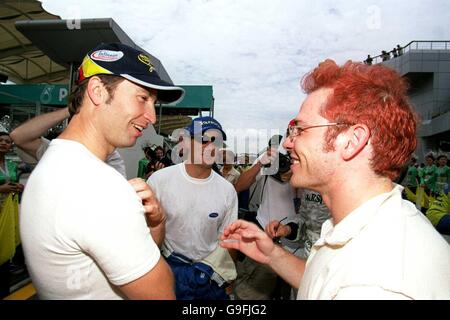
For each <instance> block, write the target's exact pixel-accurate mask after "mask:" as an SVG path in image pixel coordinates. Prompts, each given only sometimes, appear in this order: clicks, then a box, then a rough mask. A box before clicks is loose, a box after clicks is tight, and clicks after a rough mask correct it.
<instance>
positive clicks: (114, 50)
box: [77, 43, 185, 103]
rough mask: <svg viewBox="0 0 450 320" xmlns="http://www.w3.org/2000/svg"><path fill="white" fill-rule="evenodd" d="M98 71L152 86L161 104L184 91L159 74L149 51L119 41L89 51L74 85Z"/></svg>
mask: <svg viewBox="0 0 450 320" xmlns="http://www.w3.org/2000/svg"><path fill="white" fill-rule="evenodd" d="M98 74H110V75H116V76H121V77H123V78H125V79H127V80H129V81H131V82H134V83H136V84H139V85H141V86H144V87H147V88H151V89H155V90H156V91H157V92H158V101H160V102H162V103H176V102H179V101H181V100H182V99H183V97H184V93H185V92H184V89H183V88H180V87H176V86H173V85H171V84H170V83H168V82H166V81H164V80H162V79H161V78H160V77H159V75H158V73H157V72H156V69H155V66H154V65H153V63H152V60H151V57H149V56H148V54H146V53H145V52H143V51H140V50H137V49H135V48H132V47H130V46H127V45H125V44H122V43H101V44H100V45H98V46H97V47H95V48H94V49H92V50H91V51H89V52H88V53H87V54H86V56H85V57H84V59H83V62H82V64H81V66H80V67H79V68H78V79H77V84H78V83H80V82H81V81H83V80H84V79H86V78H89V77H92V76H95V75H98Z"/></svg>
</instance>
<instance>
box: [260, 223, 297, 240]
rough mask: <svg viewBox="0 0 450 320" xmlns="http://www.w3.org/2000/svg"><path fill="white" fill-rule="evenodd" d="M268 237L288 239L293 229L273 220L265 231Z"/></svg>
mask: <svg viewBox="0 0 450 320" xmlns="http://www.w3.org/2000/svg"><path fill="white" fill-rule="evenodd" d="M265 231H266V233H267V235H268V236H269V237H271V238H272V239H273V238H281V237H286V236H288V235H289V234H290V233H291V227H289V226H288V225H284V224H281V223H280V222H279V221H278V220H272V221H270V223H269V224H268V225H267V226H266V229H265Z"/></svg>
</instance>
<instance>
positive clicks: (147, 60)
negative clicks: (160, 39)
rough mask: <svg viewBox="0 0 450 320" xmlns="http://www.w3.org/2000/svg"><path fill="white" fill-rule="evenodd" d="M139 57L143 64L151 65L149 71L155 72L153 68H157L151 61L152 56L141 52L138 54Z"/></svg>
mask: <svg viewBox="0 0 450 320" xmlns="http://www.w3.org/2000/svg"><path fill="white" fill-rule="evenodd" d="M138 59H139V61H140V62H142V63H143V64H145V65H147V66H149V68H148V71H150V72H153V70H155V66H154V65H153V64H152V63H151V62H150V58H149V57H148V56H146V55H145V54H142V53H140V54H139V55H138Z"/></svg>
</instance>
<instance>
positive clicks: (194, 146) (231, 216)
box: [147, 117, 238, 300]
mask: <svg viewBox="0 0 450 320" xmlns="http://www.w3.org/2000/svg"><path fill="white" fill-rule="evenodd" d="M183 137H184V139H185V140H186V141H183V142H181V143H183V144H184V146H185V147H186V149H185V150H183V154H184V156H185V159H186V160H185V161H184V162H182V163H180V164H177V165H174V166H171V167H168V168H164V169H161V170H158V171H156V172H155V173H153V174H152V175H151V176H150V178H149V179H148V180H147V183H149V184H150V187H151V188H152V189H153V190H154V191H155V195H156V198H157V199H158V200H159V201H160V202H161V204H162V205H163V206H164V209H165V210H166V214H167V223H166V235H165V238H164V243H163V246H162V252H163V254H164V256H165V257H166V258H167V261H168V263H169V265H170V266H171V268H172V271H173V273H174V276H175V284H176V296H177V299H182V300H216V299H217V300H219V299H220V300H222V299H223V300H226V299H228V295H227V293H230V291H229V290H230V289H231V287H230V286H229V285H230V283H231V282H232V281H233V280H234V279H235V278H236V269H235V265H234V262H233V260H232V258H231V256H230V254H229V252H228V251H227V250H226V249H223V248H221V247H220V246H219V241H218V238H219V235H220V233H222V232H223V229H224V228H225V227H226V226H227V225H228V224H229V223H231V222H232V221H235V220H236V219H237V210H238V208H237V194H236V191H235V190H234V187H233V185H232V184H231V183H229V182H228V181H226V180H225V179H224V178H223V177H221V176H220V175H219V174H217V173H216V172H215V171H214V170H212V166H213V164H214V162H215V161H216V153H217V151H218V148H220V147H223V143H222V142H223V140H226V134H225V132H224V131H223V129H222V126H221V125H220V123H219V122H218V121H217V120H216V119H214V118H212V117H199V118H196V119H194V120H193V121H192V123H191V125H190V126H188V127H187V128H186V132H185V133H184V135H183ZM227 289H228V290H227Z"/></svg>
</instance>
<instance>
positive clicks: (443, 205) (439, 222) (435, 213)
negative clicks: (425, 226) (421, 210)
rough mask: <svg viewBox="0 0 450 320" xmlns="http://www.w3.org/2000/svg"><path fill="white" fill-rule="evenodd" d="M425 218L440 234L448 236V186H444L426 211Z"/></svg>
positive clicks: (449, 203) (449, 231) (449, 204)
mask: <svg viewBox="0 0 450 320" xmlns="http://www.w3.org/2000/svg"><path fill="white" fill-rule="evenodd" d="M427 218H428V219H429V220H430V222H431V223H432V224H433V226H435V227H436V230H437V231H438V232H440V233H441V234H445V235H450V184H446V186H445V188H444V190H443V191H442V192H441V193H440V195H439V196H438V197H437V199H436V201H434V202H433V203H432V204H431V206H430V208H429V209H428V210H427Z"/></svg>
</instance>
